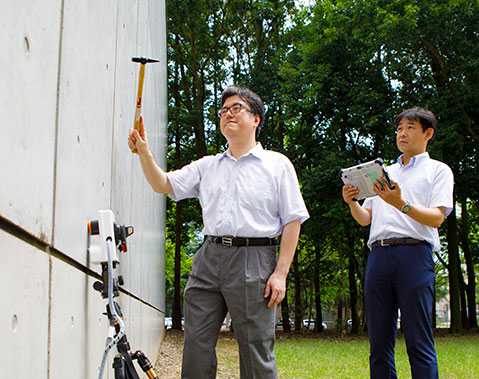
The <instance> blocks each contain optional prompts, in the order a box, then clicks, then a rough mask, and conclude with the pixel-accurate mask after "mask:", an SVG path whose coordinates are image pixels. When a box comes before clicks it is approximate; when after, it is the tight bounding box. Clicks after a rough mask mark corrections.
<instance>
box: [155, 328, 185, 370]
mask: <svg viewBox="0 0 479 379" xmlns="http://www.w3.org/2000/svg"><path fill="white" fill-rule="evenodd" d="M182 355H183V332H182V331H179V330H171V329H168V330H166V332H165V338H164V339H163V342H162V343H161V346H160V352H159V354H158V357H157V359H156V362H155V371H156V373H157V374H158V377H159V378H160V379H175V378H179V377H180V375H181V357H182Z"/></svg>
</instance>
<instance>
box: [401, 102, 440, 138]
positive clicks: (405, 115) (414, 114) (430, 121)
mask: <svg viewBox="0 0 479 379" xmlns="http://www.w3.org/2000/svg"><path fill="white" fill-rule="evenodd" d="M404 119H408V120H410V121H416V120H417V121H419V123H420V124H421V126H422V131H423V132H425V131H426V130H428V129H429V128H432V129H433V130H434V134H433V135H432V137H431V139H430V140H429V141H428V145H429V143H431V142H432V141H433V140H434V137H436V131H437V120H436V116H434V113H432V112H431V111H429V110H427V109H424V108H421V107H413V108H409V109H406V110H404V111H402V112H401V113H399V114H398V115H397V116H396V118H395V119H394V125H395V126H396V128H397V127H398V126H399V123H400V122H401V121H402V120H404Z"/></svg>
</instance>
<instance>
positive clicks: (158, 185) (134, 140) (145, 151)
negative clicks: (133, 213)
mask: <svg viewBox="0 0 479 379" xmlns="http://www.w3.org/2000/svg"><path fill="white" fill-rule="evenodd" d="M128 147H129V148H130V150H131V152H132V153H136V154H138V156H139V157H140V163H141V168H142V170H143V174H144V175H145V178H146V180H147V181H148V183H150V186H151V188H153V191H155V192H157V193H173V189H172V187H171V184H170V181H169V180H168V176H167V175H166V173H165V171H163V170H162V169H161V167H160V166H158V164H157V163H156V161H155V158H154V156H153V154H152V153H151V151H150V147H149V146H148V139H147V137H146V131H145V125H144V122H143V116H140V130H139V131H138V130H134V129H130V132H129V135H128Z"/></svg>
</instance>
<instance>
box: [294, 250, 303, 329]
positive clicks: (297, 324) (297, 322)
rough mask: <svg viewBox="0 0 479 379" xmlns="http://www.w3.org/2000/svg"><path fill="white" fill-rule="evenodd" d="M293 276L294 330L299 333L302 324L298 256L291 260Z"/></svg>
mask: <svg viewBox="0 0 479 379" xmlns="http://www.w3.org/2000/svg"><path fill="white" fill-rule="evenodd" d="M293 276H294V330H296V331H300V330H301V326H302V322H303V302H302V300H301V278H300V275H299V264H298V256H297V255H296V254H295V255H294V258H293Z"/></svg>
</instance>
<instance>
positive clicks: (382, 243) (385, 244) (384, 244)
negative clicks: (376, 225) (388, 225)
mask: <svg viewBox="0 0 479 379" xmlns="http://www.w3.org/2000/svg"><path fill="white" fill-rule="evenodd" d="M380 241H381V246H383V247H384V246H389V244H388V243H384V241H385V240H380Z"/></svg>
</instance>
